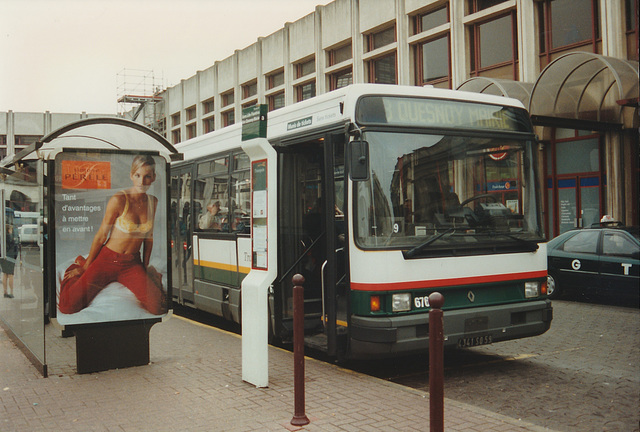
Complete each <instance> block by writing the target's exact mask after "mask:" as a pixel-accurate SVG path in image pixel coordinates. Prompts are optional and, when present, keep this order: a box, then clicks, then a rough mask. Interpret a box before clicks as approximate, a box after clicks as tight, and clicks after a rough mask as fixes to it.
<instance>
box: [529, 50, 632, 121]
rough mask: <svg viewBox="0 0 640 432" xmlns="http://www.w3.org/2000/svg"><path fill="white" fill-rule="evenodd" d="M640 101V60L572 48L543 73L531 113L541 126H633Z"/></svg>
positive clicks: (534, 92) (532, 103)
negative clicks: (639, 82) (572, 49)
mask: <svg viewBox="0 0 640 432" xmlns="http://www.w3.org/2000/svg"><path fill="white" fill-rule="evenodd" d="M637 106H638V62H633V61H627V60H621V59H616V58H612V57H605V56H602V55H599V54H593V53H588V52H571V53H568V54H565V55H563V56H561V57H558V58H557V59H556V60H554V61H552V62H551V63H549V64H548V65H547V67H546V68H544V70H543V71H542V72H541V73H540V76H539V77H538V79H537V80H536V83H535V85H534V87H533V90H532V93H531V101H530V104H529V113H530V114H531V117H532V119H533V121H534V123H535V124H540V125H552V126H554V125H558V126H561V125H564V126H565V127H567V126H572V127H575V128H576V129H578V128H581V127H584V128H589V129H594V130H595V129H599V128H605V129H607V128H620V127H624V128H632V127H633V124H634V118H633V117H634V112H636V110H637ZM567 120H568V122H567Z"/></svg>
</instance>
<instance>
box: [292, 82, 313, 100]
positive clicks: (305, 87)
mask: <svg viewBox="0 0 640 432" xmlns="http://www.w3.org/2000/svg"><path fill="white" fill-rule="evenodd" d="M315 95H316V82H315V81H311V82H308V83H306V84H302V85H299V86H297V87H296V102H300V101H303V100H307V99H311V98H312V97H315Z"/></svg>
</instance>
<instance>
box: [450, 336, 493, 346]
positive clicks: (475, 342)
mask: <svg viewBox="0 0 640 432" xmlns="http://www.w3.org/2000/svg"><path fill="white" fill-rule="evenodd" d="M490 343H493V339H492V338H491V335H486V336H475V337H468V338H462V339H458V348H469V347H474V346H479V345H488V344H490Z"/></svg>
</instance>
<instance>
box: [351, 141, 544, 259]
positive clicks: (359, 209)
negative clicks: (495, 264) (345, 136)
mask: <svg viewBox="0 0 640 432" xmlns="http://www.w3.org/2000/svg"><path fill="white" fill-rule="evenodd" d="M364 139H365V140H366V141H367V142H368V143H369V155H370V156H369V157H370V175H369V179H368V180H367V181H361V182H358V183H356V186H355V194H356V195H355V199H354V206H355V218H354V220H355V223H354V227H355V229H354V231H355V233H354V235H355V238H356V243H357V244H358V246H360V247H362V248H365V249H370V248H397V249H403V250H404V252H405V256H407V257H412V256H428V255H440V256H442V255H443V254H444V255H448V254H473V253H486V250H487V249H491V250H495V251H497V252H499V251H500V250H501V249H502V250H505V249H508V250H509V251H511V252H513V251H514V250H515V251H517V250H522V251H524V250H535V249H537V242H539V241H543V239H542V231H541V220H540V215H539V206H538V202H537V196H536V192H535V181H534V167H535V166H536V165H535V163H534V161H533V160H532V159H533V157H534V154H533V148H532V147H533V146H532V142H531V141H527V140H518V139H513V138H508V139H505V138H495V137H478V136H462V135H455V134H438V135H436V134H424V133H398V132H380V131H369V132H365V134H364Z"/></svg>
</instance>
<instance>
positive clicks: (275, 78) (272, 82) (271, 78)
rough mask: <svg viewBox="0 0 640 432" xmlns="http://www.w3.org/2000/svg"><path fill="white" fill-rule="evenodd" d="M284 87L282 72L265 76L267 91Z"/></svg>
mask: <svg viewBox="0 0 640 432" xmlns="http://www.w3.org/2000/svg"><path fill="white" fill-rule="evenodd" d="M281 85H284V71H282V70H281V71H278V72H274V73H272V74H270V75H267V90H271V89H273V88H276V87H280V86H281Z"/></svg>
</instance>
